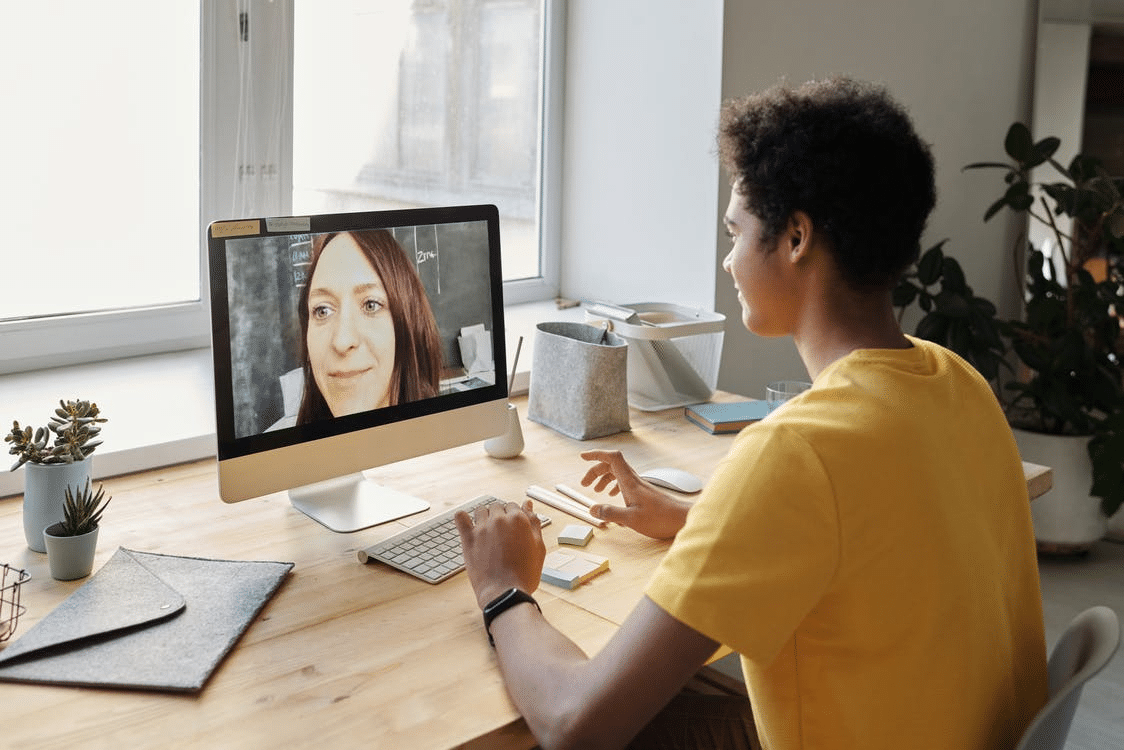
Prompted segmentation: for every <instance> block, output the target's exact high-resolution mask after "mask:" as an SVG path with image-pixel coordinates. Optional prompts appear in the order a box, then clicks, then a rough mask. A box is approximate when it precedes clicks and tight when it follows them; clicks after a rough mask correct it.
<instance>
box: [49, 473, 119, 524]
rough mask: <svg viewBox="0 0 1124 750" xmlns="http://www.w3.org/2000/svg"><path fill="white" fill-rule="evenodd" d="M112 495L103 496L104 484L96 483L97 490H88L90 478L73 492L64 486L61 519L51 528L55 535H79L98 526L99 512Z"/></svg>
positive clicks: (100, 512) (107, 503) (103, 509)
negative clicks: (64, 497) (64, 496)
mask: <svg viewBox="0 0 1124 750" xmlns="http://www.w3.org/2000/svg"><path fill="white" fill-rule="evenodd" d="M112 499H113V498H112V497H105V485H101V484H99V485H98V491H97V492H92V491H91V490H90V480H89V479H87V480H86V486H85V487H83V488H82V489H80V490H78V492H77V493H75V492H73V491H72V490H71V488H70V487H67V488H66V503H65V504H64V505H63V508H62V514H63V517H62V520H61V521H59V522H58V524H56V525H55V527H53V528H52V533H53V534H54V535H55V536H81V535H82V534H86V533H89V532H91V531H93V530H94V529H96V528H97V527H98V522H99V521H100V520H101V514H102V512H103V511H105V506H107V505H109V501H110V500H112Z"/></svg>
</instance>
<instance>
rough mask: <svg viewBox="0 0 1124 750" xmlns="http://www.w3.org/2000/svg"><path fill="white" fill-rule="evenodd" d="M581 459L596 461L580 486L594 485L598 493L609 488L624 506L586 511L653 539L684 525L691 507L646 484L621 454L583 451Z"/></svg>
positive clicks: (600, 507) (667, 535) (603, 506)
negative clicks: (622, 500) (621, 498)
mask: <svg viewBox="0 0 1124 750" xmlns="http://www.w3.org/2000/svg"><path fill="white" fill-rule="evenodd" d="M581 457H582V458H584V459H585V460H587V461H596V462H597V463H596V464H594V466H592V467H591V468H590V469H589V471H587V472H586V473H585V476H584V477H582V486H583V487H588V486H589V485H591V484H593V485H594V487H593V489H595V490H596V491H597V492H602V491H603V490H604V489H605V488H606V487H609V495H610V496H612V495H617V494H620V495H621V496H622V497H623V498H624V504H625V507H623V508H622V507H621V506H619V505H604V504H599V505H594V506H593V507H592V508H590V511H589V512H590V513H592V514H593V515H595V516H597V517H598V518H601V519H603V520H605V521H612V522H613V523H619V524H620V525H622V526H627V527H629V528H630V529H633V530H634V531H638V532H640V533H641V534H643V535H645V536H650V537H652V538H653V539H671V538H672V537H674V536H675V535H676V534H678V533H679V530H680V529H681V528H683V524H685V523H686V522H687V511H688V510H689V509H690V507H691V504H690V503H687V502H684V501H682V500H677V499H675V498H673V497H671V496H670V495H668V494H667V493H665V492H663V491H661V490H658V489H656V487H654V486H653V485H651V484H649V483H648V482H645V481H644V480H643V479H641V478H640V476H639V475H638V474H637V473H636V471H635V470H634V469H633V468H632V467H631V466H629V465H628V462H627V461H625V460H624V456H622V455H621V452H620V451H586V452H585V453H582V454H581ZM610 485H612V486H610Z"/></svg>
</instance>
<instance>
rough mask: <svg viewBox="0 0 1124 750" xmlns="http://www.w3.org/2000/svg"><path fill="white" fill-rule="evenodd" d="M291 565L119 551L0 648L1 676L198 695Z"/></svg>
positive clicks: (7, 678) (35, 680) (26, 680)
mask: <svg viewBox="0 0 1124 750" xmlns="http://www.w3.org/2000/svg"><path fill="white" fill-rule="evenodd" d="M292 567H293V564H292V563H282V562H238V561H232V560H202V559H198V558H192V557H174V556H171V555H155V554H151V553H147V552H135V551H133V550H127V549H124V548H120V549H118V550H117V552H116V553H114V555H113V557H112V558H110V559H109V561H108V562H106V564H105V565H103V566H102V568H101V570H99V571H98V572H97V573H96V574H95V575H94V576H93V577H92V578H90V580H89V581H87V582H86V583H85V584H84V585H83V586H82V587H81V588H79V589H78V590H76V591H75V592H74V593H73V594H71V595H70V596H69V597H67V599H66V601H64V602H63V603H62V604H60V605H59V606H58V607H56V608H55V610H54V611H53V612H51V613H50V614H48V615H47V616H46V617H44V618H43V619H42V620H40V621H39V622H38V623H37V624H36V625H35V627H33V628H31V629H30V630H29V631H27V633H25V634H24V635H23V636H22V637H20V639H19V640H17V641H15V642H14V643H12V644H11V645H9V646H8V647H7V648H6V649H4V650H3V651H0V680H4V681H10V682H43V683H54V684H65V685H88V686H97V687H122V688H139V689H148V690H176V691H195V690H200V689H202V687H203V684H204V683H205V682H206V681H207V678H208V677H210V676H211V673H212V672H213V671H214V670H215V667H217V666H218V663H219V662H220V661H221V660H222V658H223V657H224V656H225V655H226V653H227V652H228V651H230V649H231V647H233V646H234V643H235V642H236V641H237V640H238V638H239V637H240V636H241V635H242V633H243V632H245V630H246V628H247V627H249V625H250V622H251V621H253V619H254V617H255V616H256V615H257V613H258V612H259V611H261V608H262V607H263V606H265V603H266V602H267V601H269V598H270V597H271V596H273V594H274V592H275V591H277V588H278V587H279V586H280V585H281V582H282V581H283V580H284V579H285V576H286V575H287V574H288V572H289V571H290V570H291V569H292Z"/></svg>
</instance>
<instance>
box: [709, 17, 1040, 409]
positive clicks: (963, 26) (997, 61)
mask: <svg viewBox="0 0 1124 750" xmlns="http://www.w3.org/2000/svg"><path fill="white" fill-rule="evenodd" d="M1035 13H1036V4H1035V2H1034V0H986V2H980V0H942V2H926V3H909V2H901V0H855V1H854V2H847V3H841V2H834V1H833V0H754V2H744V1H743V0H729V2H727V3H726V8H725V38H724V44H723V47H724V55H723V82H722V96H723V98H727V97H731V96H737V95H742V94H745V93H747V92H750V91H754V90H757V89H761V88H764V87H767V86H769V85H771V84H773V83H775V82H776V81H777V80H778V79H779V78H780V77H782V76H785V77H787V78H788V80H789V81H790V82H792V83H797V82H800V81H804V80H807V79H809V78H815V77H822V76H824V75H828V74H832V73H844V74H849V75H852V76H855V77H860V78H866V79H869V80H874V81H878V82H881V83H883V84H885V85H886V86H887V87H888V88H889V90H890V92H891V93H892V94H893V95H894V96H895V97H896V98H897V99H898V100H899V101H901V102H902V103H903V104H904V105H905V106H906V107H907V108H908V109H909V110H910V112H911V114H912V116H913V118H914V121H915V123H916V126H917V128H918V130H919V132H920V134H921V137H922V138H924V139H925V140H926V141H928V142H929V143H930V144H931V145H932V149H933V153H934V157H935V159H936V162H937V189H938V205H937V208H936V210H935V212H934V214H933V216H932V217H931V218H930V221H929V227H928V231H927V232H926V235H925V236H924V238H923V241H922V246H923V247H928V246H929V245H930V244H932V243H934V242H936V241H938V240H940V239H943V238H945V237H948V238H949V242H948V244H947V245H946V246H945V248H946V251H948V252H949V253H950V254H951V255H953V256H955V257H956V258H957V259H958V260H959V261H960V263H961V265H963V266H964V270H965V273H966V274H967V276H968V282H969V284H970V285H972V286H973V288H974V289H975V291H976V292H977V294H980V295H982V296H986V297H988V298H989V299H992V300H994V301H996V303H997V304H999V306H1000V312H1001V313H1002V314H1014V312H1015V311H1016V310H1017V305H1016V300H1015V296H1016V295H1015V289H1014V281H1013V279H1014V276H1013V273H1012V267H1011V260H1010V258H1011V248H1012V246H1013V243H1014V241H1015V237H1016V234H1017V231H1018V226H1017V222H1014V221H1012V220H1010V219H1009V213H1010V212H1006V213H1004V214H1001V215H1000V216H998V217H996V218H993V219H992V220H991V221H990V222H988V223H987V224H986V225H985V224H984V223H983V214H984V211H985V210H986V209H987V207H988V206H989V205H990V204H991V203H992V202H993V201H994V200H995V199H996V198H998V197H999V195H1000V194H1001V193H1002V188H1003V187H1004V186H1003V183H1002V180H1001V178H1000V177H999V175H998V173H989V172H977V171H973V172H962V171H961V168H962V167H963V166H964V165H965V164H968V163H969V162H973V161H985V160H991V161H996V160H1000V159H1002V158H1003V156H1004V153H1003V137H1004V135H1005V134H1006V132H1007V128H1008V127H1009V126H1010V124H1011V123H1012V122H1013V121H1015V120H1016V119H1018V120H1022V121H1023V122H1028V121H1029V120H1028V118H1029V113H1030V100H1031V95H1030V91H1031V79H1032V73H1033V40H1034V33H1035V22H1036V15H1035ZM717 184H718V188H717V189H718V192H719V193H720V198H719V202H718V205H719V207H720V208H719V211H721V210H722V209H724V207H725V204H726V201H727V200H728V197H729V194H728V188H727V186H726V177H725V176H724V175H723V176H721V177H720V178H719V180H718V183H717ZM872 210H877V207H872ZM717 218H718V217H717V216H716V217H715V221H714V222H712V224H713V225H714V226H716V225H717ZM714 231H715V234H716V238H715V243H716V245H717V247H716V252H715V253H714V256H713V257H714V261H713V262H712V265H713V266H717V263H718V262H719V261H720V259H721V257H722V256H723V255H724V254H725V252H726V247H725V244H726V243H725V238H721V239H719V238H718V237H717V230H716V229H715V230H714ZM716 275H717V277H718V283H717V296H716V309H717V310H719V311H720V312H723V313H725V314H726V316H727V320H728V325H727V331H726V345H725V352H724V357H723V367H722V374H721V377H720V380H719V385H720V386H721V387H723V388H725V389H727V390H733V391H736V392H741V393H746V394H748V395H754V396H759V395H760V394H762V393H763V391H764V386H765V384H766V383H767V382H768V381H769V380H773V379H777V378H782V377H784V378H787V377H793V376H803V375H805V371H804V368H803V366H802V364H801V363H800V361H799V358H798V357H797V356H796V353H795V348H794V347H793V345H792V342H791V340H790V339H784V340H771V341H765V340H761V339H757V338H755V337H752V336H750V335H749V334H748V333H747V332H746V331H745V330H744V329H743V328H741V327H740V326H739V325H737V321H738V319H739V318H738V314H739V313H738V310H739V308H738V304H737V300H736V297H735V295H734V292H733V287H732V285H731V283H730V282H729V278H728V277H727V276H726V275H725V274H724V273H722V272H721V271H720V269H719V271H717V272H716Z"/></svg>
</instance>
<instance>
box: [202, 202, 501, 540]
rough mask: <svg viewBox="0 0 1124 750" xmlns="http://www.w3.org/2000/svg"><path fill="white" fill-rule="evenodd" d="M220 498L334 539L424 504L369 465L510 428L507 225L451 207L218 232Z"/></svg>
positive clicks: (482, 212)
mask: <svg viewBox="0 0 1124 750" xmlns="http://www.w3.org/2000/svg"><path fill="white" fill-rule="evenodd" d="M207 238H208V250H209V265H210V288H211V319H212V351H213V357H214V373H215V421H216V428H217V437H218V467H219V493H220V495H221V497H222V499H223V500H224V501H226V502H237V501H240V500H245V499H248V498H251V497H259V496H262V495H266V494H270V493H273V492H278V491H282V490H288V491H289V496H290V499H291V500H292V502H293V505H294V506H296V507H297V508H298V509H300V510H301V511H302V512H304V513H305V514H307V515H309V516H310V517H312V518H314V519H315V520H317V521H318V522H320V523H322V524H323V525H325V526H327V527H328V528H330V529H332V530H334V531H354V530H357V529H360V528H366V527H368V526H372V525H375V524H378V523H383V522H385V521H389V520H393V519H395V518H400V517H402V516H404V515H409V514H410V513H416V512H419V511H422V510H425V509H426V508H428V507H429V504H428V502H427V501H426V500H425V499H424V498H416V497H412V496H410V495H406V494H403V493H401V492H398V491H396V490H394V489H393V488H390V487H382V486H380V485H378V484H377V483H375V482H373V481H371V480H370V479H368V478H367V477H365V476H364V475H363V472H364V470H367V469H371V468H374V467H378V466H382V465H385V464H388V463H392V462H395V461H401V460H404V459H407V458H412V457H414V456H419V455H424V454H428V453H432V452H435V451H440V450H444V449H447V448H451V447H454V446H457V445H463V444H466V443H470V442H474V441H478V440H483V439H485V438H488V437H492V436H494V435H498V434H500V433H501V432H503V430H504V427H505V424H506V422H505V418H506V403H507V395H508V394H507V381H506V378H505V377H504V372H505V369H506V352H505V347H504V326H503V294H502V274H501V272H500V247H499V218H498V213H497V211H496V208H495V206H453V207H441V208H420V209H405V210H393V211H368V212H360V213H337V214H321V215H313V216H290V217H270V218H253V219H238V220H232V221H217V222H214V223H213V224H211V225H210V227H208V231H207Z"/></svg>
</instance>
